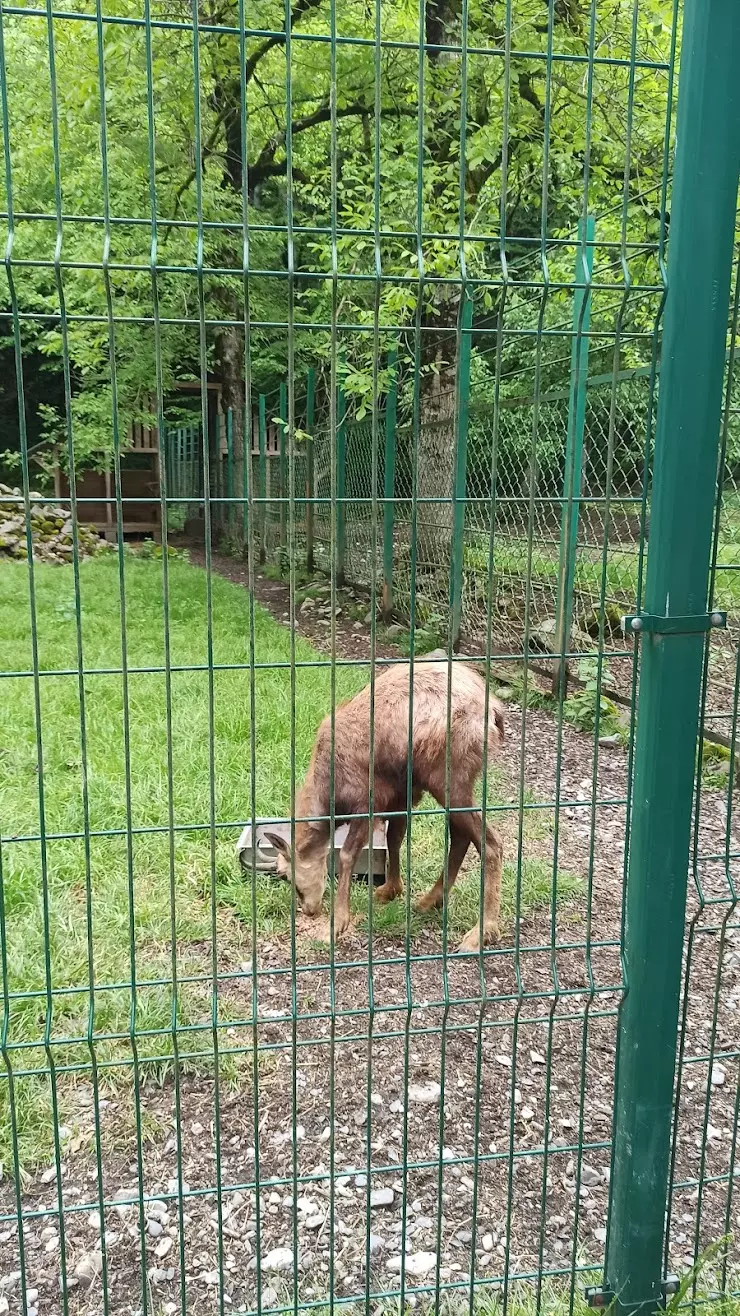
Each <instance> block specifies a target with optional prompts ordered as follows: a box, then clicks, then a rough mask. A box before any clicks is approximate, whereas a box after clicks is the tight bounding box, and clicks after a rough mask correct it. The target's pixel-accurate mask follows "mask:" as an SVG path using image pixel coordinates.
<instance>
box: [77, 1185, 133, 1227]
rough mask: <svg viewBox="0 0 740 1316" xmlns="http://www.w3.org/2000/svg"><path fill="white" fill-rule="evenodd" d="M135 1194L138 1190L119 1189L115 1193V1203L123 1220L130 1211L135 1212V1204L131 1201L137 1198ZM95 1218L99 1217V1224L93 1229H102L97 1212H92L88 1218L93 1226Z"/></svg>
mask: <svg viewBox="0 0 740 1316" xmlns="http://www.w3.org/2000/svg"><path fill="white" fill-rule="evenodd" d="M135 1193H136V1189H134V1188H119V1189H118V1190H117V1192H116V1193H114V1196H113V1203H114V1206H115V1209H116V1211H117V1212H118V1214H119V1215H120V1217H121V1219H123V1218H124V1217H125V1216H127V1215H128V1213H129V1211H131V1210H133V1205H134V1204H133V1202H132V1201H131V1198H132V1197H134V1196H135ZM126 1199H128V1200H126ZM93 1216H95V1217H97V1224H96V1225H93V1228H94V1229H100V1215H99V1214H98V1212H97V1211H92V1212H91V1214H90V1215H89V1216H88V1217H87V1218H88V1221H89V1223H90V1224H92V1221H93Z"/></svg>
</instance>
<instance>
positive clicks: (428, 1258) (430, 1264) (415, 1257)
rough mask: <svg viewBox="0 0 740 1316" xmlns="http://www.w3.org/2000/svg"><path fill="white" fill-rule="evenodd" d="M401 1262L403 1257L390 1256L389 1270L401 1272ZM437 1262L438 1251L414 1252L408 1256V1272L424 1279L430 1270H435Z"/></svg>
mask: <svg viewBox="0 0 740 1316" xmlns="http://www.w3.org/2000/svg"><path fill="white" fill-rule="evenodd" d="M401 1264H402V1261H401V1257H389V1258H388V1261H387V1262H386V1266H387V1267H388V1270H390V1271H392V1272H393V1273H394V1274H400V1271H401ZM436 1264H437V1254H436V1252H412V1253H411V1255H410V1256H407V1257H406V1267H405V1269H406V1274H407V1275H411V1277H412V1278H413V1279H422V1278H423V1277H424V1275H428V1274H429V1272H430V1270H434V1267H435V1266H436Z"/></svg>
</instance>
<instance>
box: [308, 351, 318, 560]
mask: <svg viewBox="0 0 740 1316" xmlns="http://www.w3.org/2000/svg"><path fill="white" fill-rule="evenodd" d="M315 400H316V371H315V370H314V368H313V366H312V367H311V369H310V370H309V372H308V375H307V377H306V435H307V438H306V567H307V568H308V570H309V571H313V500H314V498H315V496H316V490H315V488H314V471H313V425H314V409H315Z"/></svg>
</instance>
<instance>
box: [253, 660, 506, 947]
mask: <svg viewBox="0 0 740 1316" xmlns="http://www.w3.org/2000/svg"><path fill="white" fill-rule="evenodd" d="M409 671H410V668H409V667H408V666H407V665H405V664H404V665H403V666H393V667H390V668H388V669H386V671H384V672H383V673H382V674H380V675H379V676H378V677H377V679H376V682H375V712H374V723H375V738H374V745H373V751H374V764H375V766H374V802H373V812H374V815H375V816H377V817H379V818H382V817H383V816H384V814H390V815H391V817H390V818H389V819H388V874H387V877H386V880H385V883H384V885H383V886H381V887H379V888H378V890H377V891H375V894H374V898H375V900H378V901H381V902H383V903H385V902H386V901H389V900H393V899H395V897H396V896H400V895H401V894H402V892H403V887H402V884H401V871H400V857H401V844H402V842H403V838H404V836H405V834H406V825H407V818H406V817H405V816H404V812H405V810H406V807H407V771H408V751H409V740H408V737H409ZM450 679H451V689H450V719H449V725H450V746H449V752H450V760H449V762H450V777H449V782H450V786H449V804H450V809H451V810H455V812H450V815H449V832H450V847H449V857H448V868H447V882H448V886H449V887H451V886H452V885H453V883H454V882H455V879H456V878H457V875H458V873H459V871H460V865H461V864H462V861H463V859H464V858H465V855H466V854H467V851H468V847H469V845H470V844H471V842H472V844H473V845H474V846H475V847H476V849H477V850H478V853H479V854H480V853H481V848H482V846H481V835H482V829H481V817H480V809H479V808H478V807H477V806H476V805H475V803H474V798H473V788H474V786H475V782H476V779H477V778H478V776H479V775H480V773H481V770H482V767H483V756H484V729H485V709H486V686H485V682H484V681H483V679H482V678H481V676H480V675H479V674H478V673H477V672H476V671H474V670H473V669H472V668H471V667H469V666H468V665H467V664H465V663H453V666H452V674H451V678H450V676H449V672H448V667H447V664H446V663H443V662H432V663H430V662H420V663H419V664H418V665H416V666H415V668H414V698H413V729H412V738H411V757H412V763H411V782H412V785H411V796H412V803H413V804H418V802H419V800H420V799H421V797H422V795H423V793H424V791H429V793H430V794H431V795H433V796H434V798H435V800H437V802H438V803H439V804H440V805H442V807H444V806H445V794H446V792H445V776H446V754H445V751H446V740H447V723H448V680H450ZM488 707H489V714H488V719H489V720H488V750H489V753H492V752H493V751H495V750H496V749H498V748H499V746H500V745H501V744H502V743H503V738H504V720H503V712H502V709H501V705H500V704H499V703H497V701H496V700H495V699H494V698H493V697H492V696H489V703H488ZM330 765H331V719H330V717H325V718H324V720H323V722H322V723H321V726H320V727H319V730H318V733H317V735H316V741H315V743H314V748H313V754H312V755H311V763H310V765H309V769H308V773H307V775H306V779H305V781H304V783H303V786H302V787H301V789H300V791H299V792H298V795H297V797H296V813H297V815H298V818H299V819H310V818H312V817H320V816H322V815H328V814H329V811H330V807H331V804H330ZM369 765H370V687H369V686H368V687H366V688H365V689H364V690H362V691H360V693H359V694H357V695H355V697H354V699H351V700H350V701H349V702H348V703H346V704H344V705H342V706H341V707H340V708H337V710H336V713H335V723H334V811H335V817H336V818H337V819H350V820H351V821H350V825H349V828H348V832H347V837H346V840H345V842H344V844H343V846H342V849H341V851H340V854H339V880H338V885H337V894H336V904H335V909H334V929H335V933H336V935H337V936H341V935H342V934H343V933H344V932H346V931H347V929H348V928H349V927H350V908H349V894H350V883H351V877H352V869H353V868H354V865H355V862H356V860H357V857H358V855H359V854H360V852H361V851H362V848H363V846H364V845H366V844H367V839H368V829H369V824H368V818H367V817H364V818H363V817H358V816H357V815H358V814H365V815H367V814H368V813H369V792H368V785H369ZM468 809H469V810H470V812H466V810H468ZM458 810H463V812H458ZM268 835H269V837H270V840H271V841H272V843H273V844H274V846H275V848H276V849H277V851H278V871H279V872H281V874H282V875H283V876H286V877H289V876H290V875H291V871H293V872H294V874H295V887H296V894H297V895H298V897H299V899H300V903H301V906H302V908H303V909H304V911H305V912H306V913H307V914H318V912H319V910H320V908H321V901H322V898H323V894H324V888H325V885H326V875H327V857H328V853H329V823H328V821H320V822H311V821H297V822H296V824H295V855H294V856H291V852H290V847H289V846H288V845H286V842H285V841H284V839H283V838H282V837H280V836H278V835H276V834H275V833H270V834H268ZM502 854H503V847H502V844H501V838H500V836H499V835H498V833H497V832H495V831H494V829H493V828H492V827H490V826H487V827H486V845H485V875H484V889H483V937H484V940H490V939H493V938H496V937H497V936H498V918H499V908H500V903H501V862H502ZM444 880H445V878H444V869H443V872H442V876H441V877H440V878H439V879H438V881H436V882H435V883H434V885H433V886H432V887H431V889H430V890H429V891H427V892H426V893H425V895H423V896H422V897H421V899H420V900H419V902H418V904H417V909H422V910H426V909H436V908H439V907H441V905H442V900H443V893H444ZM479 944H480V936H479V924H478V923H476V925H475V927H474V928H471V930H470V932H469V933H468V934H467V936H466V937H465V938H464V940H463V942H462V944H461V946H460V950H465V951H473V950H477V949H478V948H479Z"/></svg>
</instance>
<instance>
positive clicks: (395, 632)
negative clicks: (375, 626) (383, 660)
mask: <svg viewBox="0 0 740 1316" xmlns="http://www.w3.org/2000/svg"><path fill="white" fill-rule="evenodd" d="M403 630H404V628H403V626H400V625H399V623H398V622H397V621H394V622H392V623H391V625H390V626H386V628H385V633H386V635H387V636H388V639H389V640H395V639H396V637H397V636H399V635H403Z"/></svg>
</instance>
